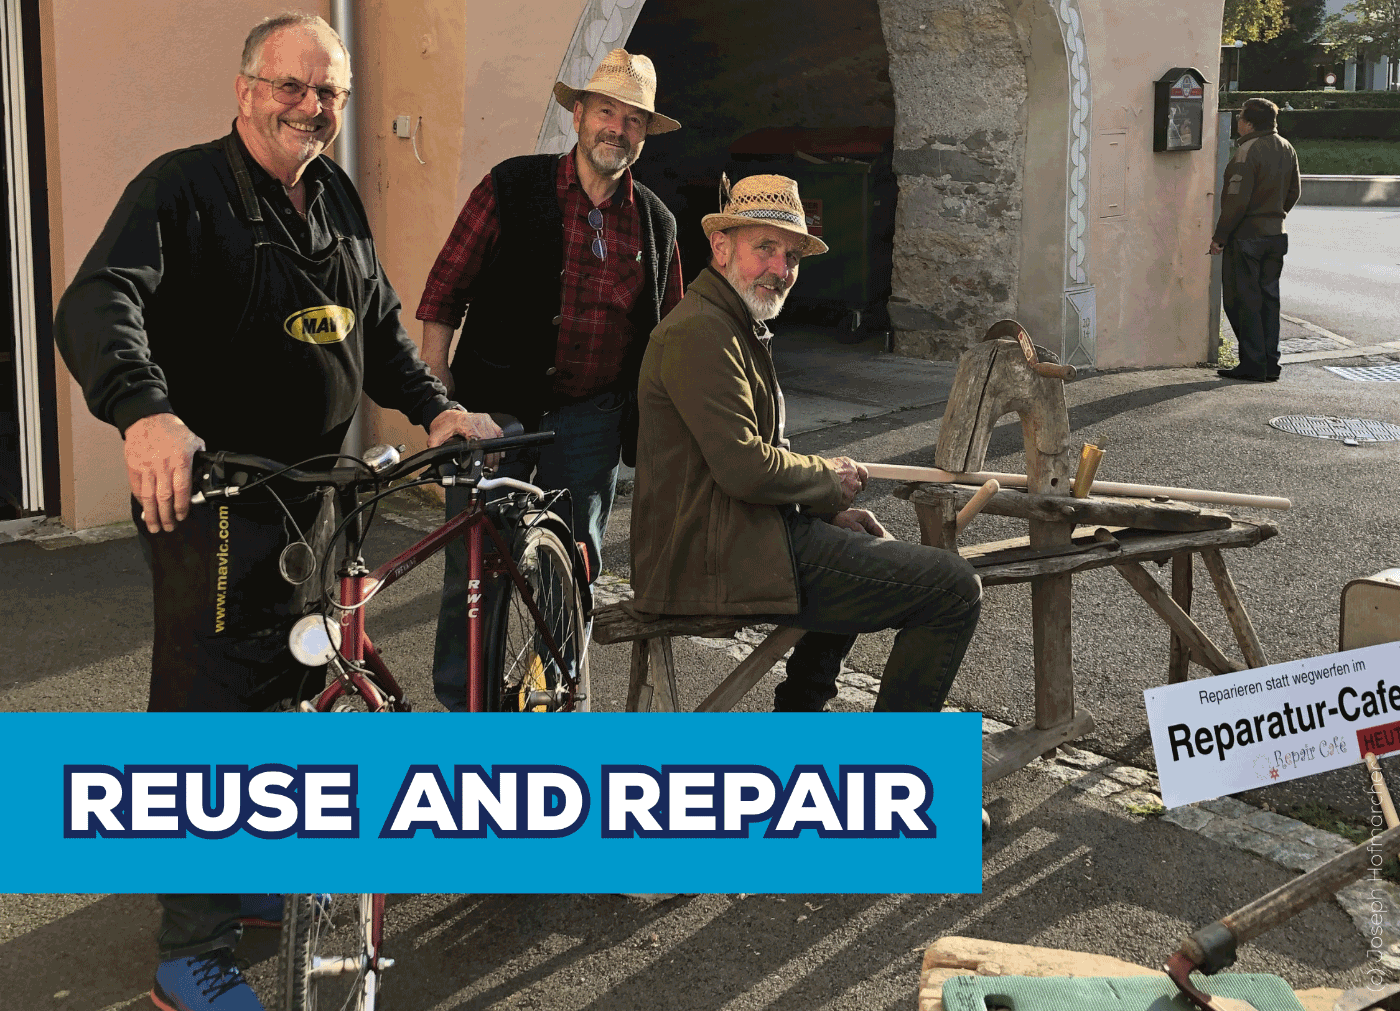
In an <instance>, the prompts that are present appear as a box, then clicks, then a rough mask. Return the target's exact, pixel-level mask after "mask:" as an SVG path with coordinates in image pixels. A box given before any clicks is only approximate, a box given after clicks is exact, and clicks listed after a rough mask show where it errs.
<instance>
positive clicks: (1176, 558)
mask: <svg viewBox="0 0 1400 1011" xmlns="http://www.w3.org/2000/svg"><path fill="white" fill-rule="evenodd" d="M1172 600H1174V601H1176V603H1177V606H1178V607H1180V608H1181V609H1182V610H1183V611H1185V612H1186V613H1187V614H1190V613H1191V552H1189V551H1178V552H1177V553H1176V554H1174V555H1172ZM1190 675H1191V647H1190V645H1189V644H1188V643H1187V642H1186V640H1185V639H1183V638H1182V637H1181V635H1180V633H1178V632H1177V631H1175V630H1173V631H1172V634H1171V646H1170V657H1169V659H1168V661H1167V684H1169V685H1175V684H1180V683H1181V682H1183V681H1185V680H1186V679H1187V678H1188V677H1190Z"/></svg>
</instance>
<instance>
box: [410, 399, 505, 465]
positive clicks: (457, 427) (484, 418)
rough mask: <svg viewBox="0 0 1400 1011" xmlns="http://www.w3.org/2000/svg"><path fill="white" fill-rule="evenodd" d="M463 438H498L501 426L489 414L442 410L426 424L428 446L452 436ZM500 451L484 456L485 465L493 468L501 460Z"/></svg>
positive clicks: (433, 445) (437, 444) (430, 446)
mask: <svg viewBox="0 0 1400 1011" xmlns="http://www.w3.org/2000/svg"><path fill="white" fill-rule="evenodd" d="M458 435H460V436H461V437H462V438H464V439H499V438H500V437H501V435H502V432H501V426H500V425H498V424H496V423H495V422H494V421H492V420H491V415H489V414H472V413H470V412H468V411H458V410H451V411H443V412H442V413H441V414H439V415H438V416H437V417H436V418H434V419H433V422H432V424H431V425H429V426H428V447H429V448H430V449H431V448H434V447H437V446H441V445H442V444H443V443H445V442H446V441H447V440H448V439H451V438H452V437H453V436H458ZM501 456H502V454H501V453H492V454H490V455H489V456H487V457H486V466H487V467H491V468H494V467H496V466H497V465H498V464H499V463H500V462H501Z"/></svg>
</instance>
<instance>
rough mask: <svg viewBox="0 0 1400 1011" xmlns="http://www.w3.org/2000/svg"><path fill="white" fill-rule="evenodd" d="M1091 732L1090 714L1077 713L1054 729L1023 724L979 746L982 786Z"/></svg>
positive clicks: (1002, 732)
mask: <svg viewBox="0 0 1400 1011" xmlns="http://www.w3.org/2000/svg"><path fill="white" fill-rule="evenodd" d="M1093 729H1094V717H1093V714H1091V713H1089V712H1088V711H1086V710H1083V709H1081V710H1080V711H1079V712H1077V713H1075V714H1074V718H1073V719H1072V720H1068V721H1066V722H1065V723H1061V724H1060V725H1059V726H1054V727H1044V728H1042V727H1037V726H1036V725H1035V724H1034V723H1023V724H1021V725H1020V726H1019V727H1012V728H1011V729H1009V730H1003V731H1001V732H1000V733H996V734H992V735H991V736H989V737H988V738H987V739H986V740H984V741H983V742H982V785H983V786H986V785H987V784H988V783H994V782H996V781H997V780H998V779H1001V778H1002V777H1003V776H1009V775H1011V773H1013V772H1015V771H1016V770H1017V769H1022V768H1025V766H1026V765H1027V764H1028V763H1030V762H1031V761H1033V760H1034V759H1035V758H1037V757H1038V756H1040V755H1043V754H1044V753H1045V752H1047V751H1049V750H1050V749H1051V748H1055V747H1058V746H1059V745H1061V744H1065V743H1066V742H1068V741H1073V740H1075V739H1077V738H1080V737H1083V736H1084V735H1085V734H1087V733H1089V732H1090V731H1092V730H1093Z"/></svg>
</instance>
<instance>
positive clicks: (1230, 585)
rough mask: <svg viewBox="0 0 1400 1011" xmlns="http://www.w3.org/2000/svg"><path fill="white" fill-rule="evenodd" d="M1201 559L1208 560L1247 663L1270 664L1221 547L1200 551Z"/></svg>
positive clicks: (1214, 581)
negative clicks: (1227, 566)
mask: <svg viewBox="0 0 1400 1011" xmlns="http://www.w3.org/2000/svg"><path fill="white" fill-rule="evenodd" d="M1201 561H1203V562H1205V563H1206V571H1207V572H1209V573H1210V578H1211V582H1213V583H1214V584H1215V592H1216V595H1217V596H1219V597H1220V606H1221V607H1223V608H1225V617H1227V618H1229V619H1230V627H1231V628H1232V629H1234V631H1235V641H1236V642H1238V643H1239V644H1240V652H1241V653H1243V654H1244V660H1245V663H1247V664H1248V665H1249V666H1250V668H1255V667H1267V666H1269V658H1268V657H1267V656H1266V655H1265V654H1264V647H1263V645H1261V644H1260V642H1259V636H1258V635H1256V634H1255V632H1254V623H1253V622H1252V621H1250V620H1249V612H1248V611H1246V610H1245V609H1244V602H1243V601H1241V600H1240V594H1239V591H1238V590H1236V589H1235V581H1234V580H1233V579H1231V578H1230V570H1229V569H1227V568H1225V559H1224V557H1223V556H1222V555H1221V554H1220V550H1219V549H1218V548H1207V549H1206V550H1204V551H1202V552H1201Z"/></svg>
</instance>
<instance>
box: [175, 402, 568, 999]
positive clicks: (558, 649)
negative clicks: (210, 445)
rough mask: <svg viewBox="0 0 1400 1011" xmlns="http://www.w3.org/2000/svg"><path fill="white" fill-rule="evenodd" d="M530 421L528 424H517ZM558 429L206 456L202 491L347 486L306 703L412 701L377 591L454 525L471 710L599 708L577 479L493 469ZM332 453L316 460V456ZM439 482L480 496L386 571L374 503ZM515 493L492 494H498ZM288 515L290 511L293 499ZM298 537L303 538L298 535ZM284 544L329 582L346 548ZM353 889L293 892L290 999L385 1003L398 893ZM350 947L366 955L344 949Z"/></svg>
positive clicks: (291, 558) (287, 570) (304, 623)
mask: <svg viewBox="0 0 1400 1011" xmlns="http://www.w3.org/2000/svg"><path fill="white" fill-rule="evenodd" d="M516 427H517V428H518V426H516ZM553 438H554V433H553V432H539V433H533V434H529V435H524V434H511V435H505V436H502V437H501V438H497V439H489V440H481V441H473V442H461V441H454V442H449V443H447V444H446V445H443V446H439V447H436V448H434V449H428V450H425V451H423V452H421V453H417V454H414V455H413V456H410V457H408V458H407V459H401V457H400V454H401V452H402V447H398V448H397V449H396V448H394V447H391V446H374V447H371V448H370V449H369V450H367V451H366V453H365V454H364V456H363V458H362V459H355V458H351V457H337V458H335V460H334V461H333V462H335V463H336V464H337V465H335V466H332V467H330V468H329V469H321V470H310V469H307V467H306V464H302V465H297V466H288V465H285V464H281V463H278V462H277V461H274V460H269V459H266V458H264V457H258V456H249V455H244V454H236V453H223V452H220V453H201V454H198V455H197V456H196V462H195V480H196V485H197V486H198V488H199V489H200V490H199V492H198V493H197V494H196V495H195V496H194V498H193V501H194V502H196V503H198V502H201V501H209V500H212V499H216V498H224V499H230V498H236V497H240V496H252V495H255V494H257V493H258V492H259V491H260V490H264V489H265V491H266V493H267V494H268V495H270V496H272V497H274V498H276V497H277V492H278V489H281V490H282V491H283V492H288V493H290V492H298V493H301V494H303V495H304V494H305V493H306V492H307V491H312V492H319V493H320V494H321V495H323V496H332V497H333V498H334V499H335V502H336V506H337V508H336V513H337V515H339V516H340V517H341V519H340V522H339V525H338V526H337V527H336V529H335V531H334V534H333V535H332V536H331V537H330V545H331V546H333V545H335V544H336V543H341V542H343V545H344V547H343V549H342V551H341V552H340V564H339V567H338V569H337V572H336V576H337V581H338V584H339V591H338V594H334V595H333V594H332V593H330V592H326V593H323V594H322V596H321V601H320V606H319V607H317V608H316V609H315V610H314V611H312V612H311V613H309V614H307V615H305V616H304V617H302V618H300V619H299V620H298V621H297V622H296V623H295V625H294V626H293V627H292V629H291V632H290V635H289V645H290V647H291V651H292V654H293V656H295V657H296V658H297V660H298V661H300V662H301V663H303V664H305V665H307V666H308V667H311V668H314V667H324V668H325V669H326V678H325V685H324V687H323V688H322V689H320V690H319V691H317V692H316V693H315V694H314V697H311V698H308V699H305V700H303V701H300V702H297V703H295V704H294V707H295V708H296V709H299V710H300V711H303V712H355V711H359V712H375V713H380V712H407V711H409V710H410V709H411V708H412V707H411V703H410V702H409V701H408V700H407V699H406V698H405V697H404V692H403V689H402V688H401V687H400V685H399V682H398V681H397V680H396V679H395V678H394V676H393V674H392V673H391V672H390V670H389V668H388V666H387V665H386V664H385V662H384V660H383V658H382V657H381V656H380V654H379V652H378V650H376V649H375V646H374V643H373V641H372V640H371V638H370V636H369V633H368V632H367V630H366V627H365V612H366V609H367V607H368V605H369V604H370V603H371V602H372V601H373V600H374V599H375V598H376V597H377V596H378V595H379V594H380V593H381V592H383V591H384V590H385V589H387V588H388V587H390V586H392V585H393V584H394V583H395V582H397V581H398V580H399V579H402V578H403V577H404V576H405V575H407V574H408V573H409V572H411V571H413V570H414V569H415V568H417V567H418V566H419V565H420V564H422V563H423V562H424V561H425V560H427V559H428V558H430V557H431V556H432V555H434V554H435V553H437V552H438V551H441V550H442V549H443V548H445V547H446V546H447V545H448V544H449V543H450V542H451V541H452V540H453V539H455V538H458V537H461V538H464V539H465V541H466V548H467V558H468V587H469V597H468V600H469V607H468V611H467V628H466V630H465V632H466V638H467V672H468V692H469V699H470V706H471V711H472V712H490V711H497V712H499V711H506V712H585V711H587V709H588V695H589V675H588V651H587V645H588V644H587V631H586V629H587V621H588V612H589V609H590V608H591V595H590V593H589V590H588V573H587V571H586V562H585V561H584V555H583V553H582V551H581V549H580V546H579V545H578V543H577V542H576V541H575V540H574V538H573V534H572V530H571V528H570V524H569V522H568V521H567V519H565V517H564V515H563V514H562V512H563V511H562V510H561V509H560V508H559V507H560V505H561V504H562V503H563V502H564V501H565V500H566V498H567V495H568V493H567V492H566V491H557V492H546V491H544V490H543V489H540V488H537V487H536V486H534V485H532V484H529V483H527V482H524V481H518V480H515V479H513V478H506V477H491V476H488V472H487V471H486V469H485V461H486V459H487V457H488V456H489V455H491V454H493V453H504V452H509V451H510V450H514V449H522V448H526V447H529V446H535V445H541V444H543V443H546V442H549V441H552V440H553ZM315 462H317V461H308V463H315ZM425 484H439V485H442V486H450V485H461V486H467V487H470V488H471V489H472V495H471V504H470V506H469V507H468V508H467V509H466V510H465V511H464V512H462V513H460V514H459V515H457V516H455V517H453V518H452V519H450V520H448V521H447V522H446V523H444V524H443V525H442V526H441V527H439V528H438V529H436V530H434V531H433V532H432V533H430V534H428V535H427V536H426V537H424V538H423V539H422V540H420V541H418V543H416V544H414V545H413V546H412V547H410V548H408V549H407V550H405V551H403V552H401V553H400V554H399V555H397V556H396V557H394V558H392V559H390V560H389V561H387V562H385V563H384V564H383V565H380V566H379V567H378V568H376V569H374V570H372V571H371V570H370V569H369V568H368V567H367V566H366V565H365V563H364V559H363V557H362V548H363V545H364V541H365V538H366V536H367V534H368V531H369V528H370V525H371V523H372V521H373V517H374V511H375V506H376V505H377V504H378V503H379V502H380V501H381V500H382V499H383V498H385V497H386V496H388V495H392V494H395V493H397V492H401V491H403V490H404V489H406V488H411V487H415V486H418V485H425ZM489 492H497V493H503V494H500V495H499V497H490V498H488V495H487V493H489ZM288 517H289V518H290V517H291V514H290V512H289V513H288ZM298 545H299V546H298ZM288 552H290V554H288V553H287V552H284V555H283V559H282V564H283V574H284V576H286V577H287V578H288V579H289V580H290V581H293V582H299V581H302V580H304V579H308V578H315V579H317V580H318V581H319V583H318V585H320V586H323V587H328V586H329V585H330V581H329V580H328V579H327V575H328V567H329V565H330V559H331V557H332V554H333V551H332V550H325V551H323V552H321V553H319V555H318V553H317V552H316V551H315V550H314V549H313V548H312V547H311V545H310V543H309V542H308V541H307V538H306V536H305V535H304V534H302V535H301V537H300V540H299V541H297V542H294V543H293V544H292V545H291V546H289V548H288ZM344 898H345V899H348V900H351V902H352V904H353V906H354V909H355V915H354V917H353V922H352V923H349V924H340V925H337V924H335V923H334V921H333V919H332V915H331V913H332V911H333V910H334V909H336V907H337V906H340V905H343V902H335V901H332V898H331V897H329V896H325V895H288V896H287V897H286V907H285V912H284V918H283V930H282V941H281V959H280V967H279V979H280V988H281V991H282V1004H283V1007H284V1008H285V1009H286V1011H317V1009H322V1011H328V1009H348V1011H375V1009H376V1007H378V1003H377V1001H378V995H379V992H380V988H381V977H382V974H383V972H384V970H385V969H387V968H390V967H391V966H392V965H393V960H392V959H389V958H385V957H384V955H383V939H384V896H383V895H373V894H360V895H351V896H345V897H344ZM346 948H350V949H351V950H353V951H354V953H353V954H350V955H345V954H333V953H332V952H335V951H343V950H345V949H346Z"/></svg>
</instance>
